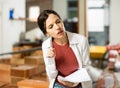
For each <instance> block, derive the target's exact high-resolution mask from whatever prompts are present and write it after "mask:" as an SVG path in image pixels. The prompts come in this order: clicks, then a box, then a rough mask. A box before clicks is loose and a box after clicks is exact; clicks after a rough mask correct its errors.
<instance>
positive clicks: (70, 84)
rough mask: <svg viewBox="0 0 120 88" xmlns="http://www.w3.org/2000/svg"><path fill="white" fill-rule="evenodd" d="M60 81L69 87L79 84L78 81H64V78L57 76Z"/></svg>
mask: <svg viewBox="0 0 120 88" xmlns="http://www.w3.org/2000/svg"><path fill="white" fill-rule="evenodd" d="M57 80H58V82H59V83H61V84H63V85H65V86H68V87H74V86H77V84H78V83H77V84H76V83H73V82H69V81H63V80H60V79H59V78H57Z"/></svg>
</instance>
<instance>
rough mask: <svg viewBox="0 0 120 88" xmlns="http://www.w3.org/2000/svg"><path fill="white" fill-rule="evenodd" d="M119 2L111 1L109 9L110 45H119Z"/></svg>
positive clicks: (117, 0) (118, 0) (119, 0)
mask: <svg viewBox="0 0 120 88" xmlns="http://www.w3.org/2000/svg"><path fill="white" fill-rule="evenodd" d="M119 8H120V0H111V7H110V43H111V44H117V43H120V10H119Z"/></svg>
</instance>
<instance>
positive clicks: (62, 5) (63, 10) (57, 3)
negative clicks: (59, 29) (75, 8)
mask: <svg viewBox="0 0 120 88" xmlns="http://www.w3.org/2000/svg"><path fill="white" fill-rule="evenodd" d="M53 9H54V10H55V11H57V12H58V13H59V14H60V16H61V18H62V19H63V20H65V19H66V18H67V0H62V1H61V0H53Z"/></svg>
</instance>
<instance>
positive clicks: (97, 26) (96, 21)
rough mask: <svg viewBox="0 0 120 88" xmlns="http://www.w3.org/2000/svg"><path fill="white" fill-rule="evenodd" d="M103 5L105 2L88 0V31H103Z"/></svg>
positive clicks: (103, 0) (102, 0)
mask: <svg viewBox="0 0 120 88" xmlns="http://www.w3.org/2000/svg"><path fill="white" fill-rule="evenodd" d="M104 3H105V0H88V12H87V17H88V18H87V19H88V31H89V32H94V31H96V32H102V31H104V7H103V6H104Z"/></svg>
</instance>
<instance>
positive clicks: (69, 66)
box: [53, 42, 78, 76]
mask: <svg viewBox="0 0 120 88" xmlns="http://www.w3.org/2000/svg"><path fill="white" fill-rule="evenodd" d="M53 47H54V48H55V52H56V57H55V62H56V68H57V70H58V74H59V75H61V76H67V75H69V74H71V73H72V72H74V71H76V70H77V69H78V62H77V58H76V56H75V54H74V52H73V51H72V49H71V47H69V43H67V44H65V45H64V46H61V45H58V44H57V43H55V42H53Z"/></svg>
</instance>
